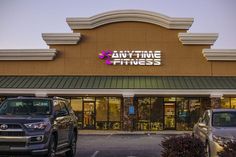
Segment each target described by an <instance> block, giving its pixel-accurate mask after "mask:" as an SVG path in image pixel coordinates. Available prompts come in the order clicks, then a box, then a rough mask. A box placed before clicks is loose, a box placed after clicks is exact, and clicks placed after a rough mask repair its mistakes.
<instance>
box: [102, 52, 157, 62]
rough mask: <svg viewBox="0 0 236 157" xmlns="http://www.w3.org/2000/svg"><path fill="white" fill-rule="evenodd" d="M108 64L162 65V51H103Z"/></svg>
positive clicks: (103, 56)
mask: <svg viewBox="0 0 236 157" xmlns="http://www.w3.org/2000/svg"><path fill="white" fill-rule="evenodd" d="M99 58H100V59H104V60H105V62H106V64H107V65H161V51H111V50H108V51H102V52H101V53H100V54H99Z"/></svg>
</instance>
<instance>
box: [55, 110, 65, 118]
mask: <svg viewBox="0 0 236 157" xmlns="http://www.w3.org/2000/svg"><path fill="white" fill-rule="evenodd" d="M66 115H67V112H65V111H59V112H56V113H55V116H56V117H63V116H66Z"/></svg>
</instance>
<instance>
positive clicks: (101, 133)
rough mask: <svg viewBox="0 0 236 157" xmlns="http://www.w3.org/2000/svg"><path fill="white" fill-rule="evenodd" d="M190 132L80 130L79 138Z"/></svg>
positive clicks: (189, 132)
mask: <svg viewBox="0 0 236 157" xmlns="http://www.w3.org/2000/svg"><path fill="white" fill-rule="evenodd" d="M191 133H192V131H133V132H132V131H101V130H80V131H79V132H78V135H79V136H92V135H94V136H107V135H181V134H191Z"/></svg>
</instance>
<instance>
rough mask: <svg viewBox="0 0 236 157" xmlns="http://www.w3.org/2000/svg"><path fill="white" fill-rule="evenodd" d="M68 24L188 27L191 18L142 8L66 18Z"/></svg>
mask: <svg viewBox="0 0 236 157" xmlns="http://www.w3.org/2000/svg"><path fill="white" fill-rule="evenodd" d="M66 21H67V23H68V25H69V26H70V28H71V29H72V30H74V29H93V28H96V27H99V26H102V25H105V24H110V23H115V22H126V21H135V22H146V23H152V24H155V25H159V26H162V27H165V28H167V29H185V30H187V29H189V28H190V27H191V25H192V23H193V18H175V17H169V16H165V15H162V14H159V13H155V12H150V11H143V10H117V11H110V12H105V13H102V14H98V15H95V16H92V17H88V18H85V17H81V18H67V19H66Z"/></svg>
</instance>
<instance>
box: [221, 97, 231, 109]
mask: <svg viewBox="0 0 236 157" xmlns="http://www.w3.org/2000/svg"><path fill="white" fill-rule="evenodd" d="M221 108H230V98H223V99H221Z"/></svg>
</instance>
